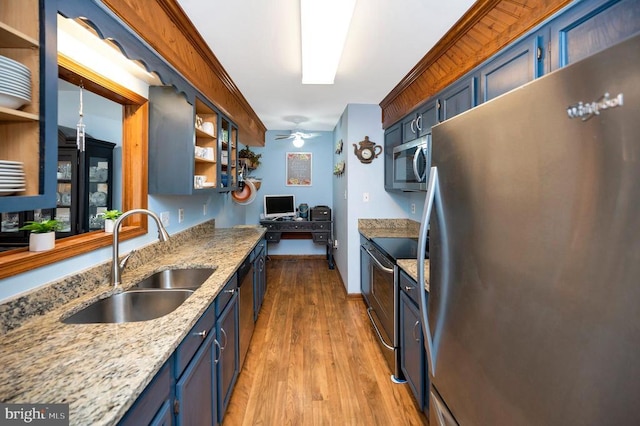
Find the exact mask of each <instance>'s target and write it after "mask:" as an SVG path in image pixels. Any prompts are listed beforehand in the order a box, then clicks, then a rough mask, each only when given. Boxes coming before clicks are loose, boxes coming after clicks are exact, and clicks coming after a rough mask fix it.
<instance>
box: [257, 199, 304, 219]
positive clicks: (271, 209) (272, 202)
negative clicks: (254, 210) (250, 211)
mask: <svg viewBox="0 0 640 426" xmlns="http://www.w3.org/2000/svg"><path fill="white" fill-rule="evenodd" d="M295 215H296V198H295V196H293V195H265V196H264V217H265V218H266V219H277V218H279V217H285V216H295Z"/></svg>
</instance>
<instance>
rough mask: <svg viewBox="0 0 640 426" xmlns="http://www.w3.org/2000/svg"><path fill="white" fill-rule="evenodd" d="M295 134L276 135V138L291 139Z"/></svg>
mask: <svg viewBox="0 0 640 426" xmlns="http://www.w3.org/2000/svg"><path fill="white" fill-rule="evenodd" d="M293 137H294V136H293V135H276V137H275V139H276V140H281V139H291V138H293Z"/></svg>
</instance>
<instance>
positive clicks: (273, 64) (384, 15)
mask: <svg viewBox="0 0 640 426" xmlns="http://www.w3.org/2000/svg"><path fill="white" fill-rule="evenodd" d="M178 3H179V4H180V6H181V7H182V8H183V9H184V11H185V12H186V14H187V15H188V16H189V18H190V19H191V21H192V22H193V24H194V25H195V27H196V28H197V29H198V31H199V32H200V34H201V35H202V37H203V38H204V39H205V40H206V42H207V43H208V44H209V46H210V48H211V50H212V51H213V52H214V53H215V55H216V57H217V58H218V60H219V61H220V62H221V63H222V66H223V67H224V68H225V69H226V71H227V73H229V75H230V76H231V78H232V79H233V81H234V82H235V84H236V85H237V86H238V88H239V89H240V91H241V92H242V94H243V95H244V97H245V98H246V99H247V101H248V102H249V104H250V105H251V107H252V108H253V109H254V111H255V112H256V114H257V115H258V117H260V119H261V120H262V122H263V123H264V125H265V126H266V127H267V129H268V130H289V129H294V128H295V127H296V126H295V121H296V117H300V119H299V120H298V121H303V122H302V123H301V124H300V126H299V128H300V129H304V130H316V131H318V130H329V131H330V130H333V128H334V127H335V125H336V124H337V122H338V119H339V118H340V115H341V114H342V112H343V111H344V109H345V107H346V106H347V104H349V103H360V104H379V103H380V101H382V99H383V98H384V97H385V96H386V95H387V94H388V93H389V92H390V91H391V90H392V89H393V88H394V87H395V86H396V85H397V84H398V83H399V82H400V80H402V78H403V77H404V76H405V75H406V74H407V73H408V72H409V71H410V70H411V68H413V67H414V66H415V65H416V64H417V63H418V62H419V61H420V59H421V58H422V57H423V56H424V55H425V54H426V53H427V52H428V51H429V50H430V49H431V48H432V47H433V46H434V45H435V43H437V42H438V40H440V38H441V37H442V36H443V35H444V34H445V33H446V32H447V31H448V30H449V28H451V26H452V25H453V24H454V23H455V22H456V21H457V20H458V19H459V18H460V17H461V16H462V15H463V14H464V12H466V11H467V10H468V9H469V7H470V6H471V5H472V4H473V0H447V1H442V0H357V3H356V7H355V12H354V15H353V19H352V22H351V28H350V30H349V34H348V36H347V42H346V45H345V48H344V51H343V54H342V59H341V62H340V67H339V68H338V72H337V74H336V78H335V84H333V85H302V83H301V79H302V77H301V65H300V58H301V53H300V2H299V1H298V0H208V1H202V0H178Z"/></svg>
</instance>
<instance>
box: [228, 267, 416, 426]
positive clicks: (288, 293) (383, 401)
mask: <svg viewBox="0 0 640 426" xmlns="http://www.w3.org/2000/svg"><path fill="white" fill-rule="evenodd" d="M267 282H268V287H267V292H266V295H265V299H264V302H263V306H262V310H261V312H260V315H259V317H258V321H257V322H256V327H255V330H254V335H253V338H252V341H251V345H250V347H249V351H248V353H247V357H246V360H245V363H244V367H243V370H242V372H241V374H240V377H239V378H238V382H237V384H236V388H235V390H234V393H233V395H232V397H231V401H230V403H229V408H228V410H227V413H226V415H225V419H224V423H223V425H224V426H235V425H322V426H324V425H340V426H342V425H354V426H361V425H425V424H428V422H427V419H426V418H425V416H424V414H423V413H421V412H419V411H418V410H417V408H416V406H415V404H414V401H413V399H412V395H411V393H410V392H411V391H410V389H409V387H408V385H407V384H395V383H392V382H391V380H390V374H391V373H390V371H389V369H388V367H387V365H386V362H385V360H384V357H383V355H382V353H381V351H380V349H379V348H378V346H377V343H376V341H375V337H374V335H373V333H372V331H371V326H370V325H369V319H368V318H367V316H366V309H365V305H364V302H363V301H362V300H361V299H359V298H353V297H347V295H346V292H345V290H344V288H343V286H342V284H341V281H340V278H339V277H338V273H337V271H335V270H329V269H328V268H327V263H326V261H325V260H323V259H300V260H297V259H272V260H270V261H268V262H267Z"/></svg>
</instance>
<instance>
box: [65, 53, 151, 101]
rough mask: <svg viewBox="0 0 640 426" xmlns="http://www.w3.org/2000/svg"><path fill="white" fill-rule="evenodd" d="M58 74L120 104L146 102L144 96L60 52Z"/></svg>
mask: <svg viewBox="0 0 640 426" xmlns="http://www.w3.org/2000/svg"><path fill="white" fill-rule="evenodd" d="M58 75H59V76H60V78H62V79H64V80H66V81H68V82H69V83H72V84H75V85H77V86H79V85H80V84H82V85H83V86H84V87H85V88H86V89H87V90H89V91H90V92H93V93H95V94H97V95H100V96H102V97H103V98H107V99H109V100H111V101H113V102H116V103H119V104H122V105H128V104H136V105H142V104H144V103H145V102H147V99H146V98H145V97H144V96H141V95H139V94H137V93H136V92H134V91H132V90H129V89H127V88H126V87H124V86H121V85H119V84H117V83H115V82H113V81H111V80H109V79H107V78H104V77H103V76H102V75H100V74H98V73H96V72H95V71H93V70H91V69H89V68H87V67H85V66H84V65H82V64H79V63H78V62H75V61H74V60H73V59H71V58H69V57H68V56H66V55H64V54H62V53H58Z"/></svg>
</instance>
